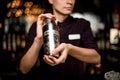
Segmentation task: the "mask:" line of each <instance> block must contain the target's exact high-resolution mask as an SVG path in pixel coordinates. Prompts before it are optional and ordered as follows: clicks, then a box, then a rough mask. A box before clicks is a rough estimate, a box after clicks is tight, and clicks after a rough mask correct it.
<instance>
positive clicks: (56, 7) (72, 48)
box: [20, 0, 100, 80]
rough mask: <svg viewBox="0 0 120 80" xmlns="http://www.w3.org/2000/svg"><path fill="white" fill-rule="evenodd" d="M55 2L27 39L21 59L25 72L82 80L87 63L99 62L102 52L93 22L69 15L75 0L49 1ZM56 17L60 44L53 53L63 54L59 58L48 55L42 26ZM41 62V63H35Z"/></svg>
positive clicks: (54, 79)
mask: <svg viewBox="0 0 120 80" xmlns="http://www.w3.org/2000/svg"><path fill="white" fill-rule="evenodd" d="M48 1H49V3H50V4H52V8H53V14H54V15H53V14H51V13H46V14H41V15H39V16H38V20H37V22H35V23H33V25H32V26H31V28H30V30H29V33H28V35H27V39H26V47H25V51H24V56H23V57H22V59H21V61H20V70H21V72H22V73H23V74H27V73H34V78H35V76H37V75H39V79H44V80H67V79H71V80H82V77H83V74H84V65H83V64H84V63H90V64H95V65H98V64H100V55H99V53H98V47H97V44H96V42H95V40H94V38H93V35H92V32H91V28H90V23H89V22H88V21H86V20H84V19H78V18H73V17H71V16H70V14H71V13H72V10H73V8H74V4H75V0H63V1H61V0H48ZM47 18H49V19H52V20H55V22H56V23H57V25H58V26H59V29H60V43H61V44H60V45H59V46H58V47H57V48H56V49H55V50H53V52H52V54H53V55H56V54H59V53H61V55H60V56H59V57H58V58H56V57H54V56H52V55H45V54H44V51H43V31H42V29H43V27H44V25H45V24H46V22H45V20H46V19H47ZM38 61H39V63H40V64H39V65H38V66H36V63H37V62H38Z"/></svg>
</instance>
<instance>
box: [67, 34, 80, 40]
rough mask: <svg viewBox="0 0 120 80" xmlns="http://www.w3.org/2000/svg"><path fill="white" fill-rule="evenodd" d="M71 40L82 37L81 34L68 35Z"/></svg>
mask: <svg viewBox="0 0 120 80" xmlns="http://www.w3.org/2000/svg"><path fill="white" fill-rule="evenodd" d="M68 39H69V40H77V39H80V34H69V35H68Z"/></svg>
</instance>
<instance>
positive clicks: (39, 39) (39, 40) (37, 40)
mask: <svg viewBox="0 0 120 80" xmlns="http://www.w3.org/2000/svg"><path fill="white" fill-rule="evenodd" d="M34 41H35V42H40V43H43V38H42V37H37V36H36V37H35V38H34Z"/></svg>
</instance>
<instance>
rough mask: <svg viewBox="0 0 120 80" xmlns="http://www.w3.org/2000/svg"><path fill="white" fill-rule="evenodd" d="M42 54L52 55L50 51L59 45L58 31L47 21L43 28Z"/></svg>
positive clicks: (54, 24) (52, 22)
mask: <svg viewBox="0 0 120 80" xmlns="http://www.w3.org/2000/svg"><path fill="white" fill-rule="evenodd" d="M43 39H44V44H43V47H44V53H45V54H47V55H52V51H53V50H54V49H55V48H56V47H57V46H58V45H59V31H58V26H57V25H56V23H55V22H54V21H53V20H51V19H47V24H46V25H45V26H44V27H43Z"/></svg>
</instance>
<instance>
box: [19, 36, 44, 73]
mask: <svg viewBox="0 0 120 80" xmlns="http://www.w3.org/2000/svg"><path fill="white" fill-rule="evenodd" d="M41 46H42V39H38V38H34V42H33V44H32V46H31V47H30V49H29V50H28V51H27V53H26V54H25V55H24V56H23V58H22V59H21V61H20V70H21V72H22V73H27V72H28V71H29V70H30V69H31V68H32V67H33V66H34V65H35V63H36V61H37V59H38V55H39V51H40V48H41Z"/></svg>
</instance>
